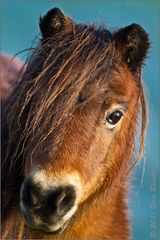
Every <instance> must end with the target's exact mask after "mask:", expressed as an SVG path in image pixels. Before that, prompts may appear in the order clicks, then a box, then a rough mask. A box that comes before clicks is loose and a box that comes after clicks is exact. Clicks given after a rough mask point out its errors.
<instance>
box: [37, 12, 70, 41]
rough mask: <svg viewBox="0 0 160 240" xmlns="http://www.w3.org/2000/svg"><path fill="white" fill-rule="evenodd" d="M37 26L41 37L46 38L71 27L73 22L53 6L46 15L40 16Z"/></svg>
mask: <svg viewBox="0 0 160 240" xmlns="http://www.w3.org/2000/svg"><path fill="white" fill-rule="evenodd" d="M39 27H40V30H41V33H42V36H43V39H46V38H48V37H51V36H52V35H54V34H55V33H58V32H61V31H65V30H67V29H71V28H73V22H72V20H71V19H70V18H69V17H66V16H65V15H64V14H63V12H62V11H61V10H60V9H59V8H53V9H51V10H50V11H48V12H47V14H46V15H44V16H43V17H40V20H39Z"/></svg>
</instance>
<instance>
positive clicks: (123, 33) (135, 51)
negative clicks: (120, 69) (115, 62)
mask: <svg viewBox="0 0 160 240" xmlns="http://www.w3.org/2000/svg"><path fill="white" fill-rule="evenodd" d="M114 39H115V47H116V49H117V50H118V53H119V55H120V57H121V59H122V61H123V62H124V63H125V64H127V66H128V68H129V69H130V70H131V71H132V72H133V73H135V72H136V70H137V69H138V68H139V67H141V66H142V64H143V63H144V60H145V57H146V55H147V51H148V49H149V47H150V42H149V38H148V34H147V33H146V32H145V30H144V29H143V28H142V27H141V26H140V25H138V24H132V25H129V26H127V27H125V28H121V29H120V30H119V31H118V32H116V33H115V35H114Z"/></svg>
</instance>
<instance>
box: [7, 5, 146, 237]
mask: <svg viewBox="0 0 160 240" xmlns="http://www.w3.org/2000/svg"><path fill="white" fill-rule="evenodd" d="M40 30H41V34H42V39H41V40H40V43H39V45H38V47H37V48H36V49H35V50H34V52H33V54H32V56H31V58H30V59H29V61H28V64H27V68H26V71H25V73H24V75H23V78H22V80H21V81H20V83H19V85H18V86H17V88H16V89H15V91H14V92H13V93H12V95H11V96H10V97H9V98H8V99H7V100H6V101H5V103H4V104H3V106H2V110H3V119H2V121H3V125H2V217H3V230H2V238H3V239H68V240H70V239H75V240H76V239H89V240H90V239H128V238H129V236H130V224H129V220H128V214H127V205H126V202H125V201H126V195H127V188H128V186H127V183H126V179H127V175H128V173H129V172H130V170H131V168H132V167H133V166H134V165H135V163H136V162H137V160H136V159H137V158H136V156H135V154H134V152H135V151H134V149H135V147H134V146H135V138H136V136H137V134H136V129H137V126H138V122H139V121H138V119H139V120H141V133H140V134H139V138H140V139H139V142H140V146H139V154H140V155H141V153H142V151H143V141H144V134H145V126H146V104H145V98H144V94H143V86H142V82H141V68H142V65H143V62H144V59H145V57H146V54H147V50H148V48H149V40H148V35H147V34H146V32H145V31H144V30H143V29H142V27H140V26H139V25H137V24H132V25H130V26H127V27H125V28H121V29H120V30H118V31H116V32H114V33H111V32H110V31H108V30H107V29H106V28H104V27H96V26H95V25H89V26H88V25H84V24H75V23H74V22H73V21H72V20H71V19H70V18H69V17H66V16H64V14H63V13H62V12H61V11H60V10H59V9H57V8H54V9H51V10H50V11H49V12H48V13H47V14H46V15H45V16H44V17H43V18H40ZM139 129H140V128H139Z"/></svg>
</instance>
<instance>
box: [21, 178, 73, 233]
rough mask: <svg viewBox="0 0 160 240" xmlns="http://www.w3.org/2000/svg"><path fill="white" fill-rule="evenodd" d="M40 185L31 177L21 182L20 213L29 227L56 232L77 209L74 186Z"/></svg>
mask: <svg viewBox="0 0 160 240" xmlns="http://www.w3.org/2000/svg"><path fill="white" fill-rule="evenodd" d="M53 183H54V182H53ZM42 186H43V185H42V184H41V183H39V184H37V183H36V182H34V178H32V177H30V178H28V179H26V180H25V181H24V182H23V184H22V187H21V192H20V207H21V211H22V215H23V217H24V220H25V223H26V224H27V225H28V226H29V227H31V228H33V229H39V230H43V231H45V232H52V233H55V234H58V233H60V232H62V231H63V230H64V229H65V228H66V226H67V225H68V223H69V221H70V219H71V217H72V216H73V215H74V213H75V212H76V210H77V192H76V188H75V187H74V185H71V184H68V185H67V184H66V185H59V186H58V185H57V184H56V185H54V184H53V186H48V188H44V187H42Z"/></svg>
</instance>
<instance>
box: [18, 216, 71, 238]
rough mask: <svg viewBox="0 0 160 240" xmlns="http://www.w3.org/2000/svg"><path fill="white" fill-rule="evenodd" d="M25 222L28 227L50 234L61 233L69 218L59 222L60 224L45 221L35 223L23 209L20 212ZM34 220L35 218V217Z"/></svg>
mask: <svg viewBox="0 0 160 240" xmlns="http://www.w3.org/2000/svg"><path fill="white" fill-rule="evenodd" d="M22 215H23V218H24V221H25V224H26V225H27V226H28V227H29V228H32V229H34V230H39V231H43V232H46V233H50V234H54V235H57V234H61V233H62V232H63V231H64V230H65V229H66V227H67V226H68V224H69V222H70V219H68V220H67V221H66V222H64V223H60V224H55V225H49V224H47V223H38V224H36V221H34V220H31V219H30V218H29V217H28V215H27V213H25V211H23V212H22ZM35 220H36V218H35Z"/></svg>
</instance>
